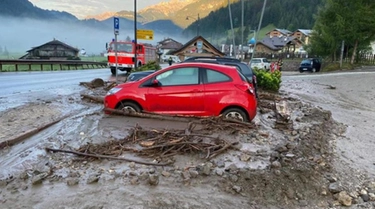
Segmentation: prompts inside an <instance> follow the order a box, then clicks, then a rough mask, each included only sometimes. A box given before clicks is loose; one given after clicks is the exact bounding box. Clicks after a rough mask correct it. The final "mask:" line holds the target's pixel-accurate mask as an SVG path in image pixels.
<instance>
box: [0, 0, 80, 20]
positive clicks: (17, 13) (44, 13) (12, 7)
mask: <svg viewBox="0 0 375 209" xmlns="http://www.w3.org/2000/svg"><path fill="white" fill-rule="evenodd" d="M0 15H1V16H13V17H26V18H34V19H51V20H69V21H76V20H78V19H77V18H76V17H75V16H73V15H72V14H69V13H67V12H59V11H54V10H52V11H51V10H43V9H40V8H38V7H36V6H34V5H33V4H32V3H30V2H29V1H28V0H1V1H0Z"/></svg>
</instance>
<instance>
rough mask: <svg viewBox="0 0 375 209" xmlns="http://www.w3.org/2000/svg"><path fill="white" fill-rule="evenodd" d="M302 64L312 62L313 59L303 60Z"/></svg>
mask: <svg viewBox="0 0 375 209" xmlns="http://www.w3.org/2000/svg"><path fill="white" fill-rule="evenodd" d="M301 64H311V60H302V62H301Z"/></svg>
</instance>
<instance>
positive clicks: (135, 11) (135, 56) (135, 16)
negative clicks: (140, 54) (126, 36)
mask: <svg viewBox="0 0 375 209" xmlns="http://www.w3.org/2000/svg"><path fill="white" fill-rule="evenodd" d="M134 46H135V49H134V52H135V53H134V71H137V64H138V60H137V59H138V58H137V0H134Z"/></svg>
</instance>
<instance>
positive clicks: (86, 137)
mask: <svg viewBox="0 0 375 209" xmlns="http://www.w3.org/2000/svg"><path fill="white" fill-rule="evenodd" d="M294 79H295V78H294V77H287V78H286V79H284V80H283V89H282V93H281V94H276V95H275V94H269V93H266V92H262V93H261V101H260V106H259V112H258V115H257V117H256V118H255V120H254V121H253V128H251V129H248V130H246V129H243V128H242V129H241V131H235V132H233V131H231V130H229V129H225V130H220V131H219V130H217V129H215V126H213V129H212V130H211V132H205V131H203V130H202V127H203V126H202V127H199V128H197V129H194V130H191V133H192V134H200V135H202V134H209V136H211V137H212V136H214V137H220V138H222V139H225V140H226V141H228V142H236V145H234V146H232V147H231V148H230V149H228V150H226V151H225V152H223V153H222V154H220V155H218V156H216V157H214V158H213V159H211V160H207V159H205V156H206V154H207V153H200V152H196V153H185V154H182V155H181V154H180V155H174V156H172V157H171V159H172V162H173V164H172V165H169V166H162V167H159V166H157V167H155V166H148V165H141V164H136V163H134V162H123V161H114V160H106V159H95V158H84V157H78V156H75V155H71V154H66V153H52V152H46V151H45V148H46V147H51V148H55V149H68V150H69V149H70V150H80V148H81V151H82V147H85V146H87V145H90V144H92V145H98V146H100V145H102V146H104V145H105V146H109V144H108V141H121V140H124V139H125V138H127V137H129V136H131V134H132V131H134V127H142V129H144V130H149V131H155V130H159V131H160V130H170V131H172V130H174V131H176V132H185V131H186V129H187V127H189V123H187V122H176V121H160V120H155V119H144V118H131V117H124V116H115V115H105V114H104V113H103V111H102V106H101V105H100V104H93V103H90V102H89V101H86V100H81V98H80V96H79V94H77V95H72V96H70V97H69V98H70V99H68V98H66V99H63V100H60V101H51V103H49V104H48V105H46V104H44V103H39V104H29V105H25V106H22V108H17V109H8V110H7V111H6V112H2V117H1V120H4V121H8V120H9V117H10V115H12V114H16V115H18V114H17V113H19V112H22V115H28V117H27V118H30V119H29V120H25V118H22V117H19V118H16V119H15V120H13V121H12V120H10V121H12V124H13V126H14V127H16V124H19V126H17V127H21V126H24V127H33V125H35V120H36V119H35V118H36V117H38V124H43V123H44V122H48V121H49V120H51V119H52V120H53V119H54V118H55V117H58V116H64V115H67V116H68V117H67V118H66V119H64V120H63V121H61V122H59V123H58V124H56V125H54V126H52V127H49V128H47V129H46V130H43V131H42V132H40V133H39V134H37V135H34V136H32V137H30V138H28V139H27V140H25V141H24V142H22V143H19V144H16V145H13V146H11V147H6V148H5V149H2V150H0V157H1V158H0V159H1V163H0V171H1V172H0V188H1V192H0V203H1V205H2V206H1V207H2V208H23V207H26V208H30V207H32V208H340V207H341V206H342V205H348V204H349V202H350V204H349V205H352V207H353V208H356V207H358V208H373V207H375V205H374V201H375V199H374V198H375V196H373V195H374V192H375V183H374V181H373V180H372V178H371V176H369V175H368V172H367V171H370V170H367V169H360V168H361V167H362V168H364V166H363V165H359V166H355V165H353V163H350V161H348V159H350V157H351V156H348V157H342V153H341V152H340V146H342V145H340V141H341V140H348V139H349V137H351V136H352V135H350V134H351V133H352V131H351V128H350V125H348V124H350V123H341V122H348V121H341V120H339V119H341V118H340V117H338V114H337V112H336V111H334V109H335V108H332V107H331V109H330V108H329V105H327V106H325V107H323V108H322V106H321V103H324V102H325V103H326V104H331V103H334V102H337V104H338V105H342V106H345V107H344V108H347V105H351V104H352V103H350V102H347V101H342V100H337V99H336V98H335V97H334V96H332V97H331V96H329V95H330V93H331V92H329V91H328V89H327V92H325V93H322V94H321V95H319V94H317V95H316V96H315V95H314V97H312V96H311V95H310V94H307V93H309V92H314V91H317V90H322V89H321V88H324V87H325V86H322V85H316V84H314V83H313V82H305V80H303V81H301V79H300V78H297V79H296V80H294ZM314 82H315V81H314ZM319 82H320V81H319ZM327 84H328V83H327ZM329 84H331V83H329ZM332 85H335V86H336V87H337V89H338V90H340V88H341V86H340V85H339V84H338V83H335V84H332ZM306 86H307V87H308V89H309V90H308V91H309V92H307V93H306V92H304V91H305V89H306ZM331 91H332V90H331ZM80 93H87V94H92V95H100V94H102V93H103V91H102V90H101V89H96V90H95V89H94V90H93V89H88V90H85V91H84V92H80ZM321 97H324V98H330V100H329V99H324V100H323V99H322V100H318V99H319V98H321ZM340 98H341V97H340ZM306 100H307V101H309V103H305V101H306ZM319 101H320V102H321V103H319ZM281 103H285V105H286V106H285V107H287V110H288V111H286V113H285V114H286V115H280V113H279V112H277V111H276V106H277V105H278V104H281ZM310 103H313V104H310ZM318 103H319V104H318ZM316 105H319V106H321V107H317V106H316ZM36 107H38V108H36ZM52 107H57V108H52ZM72 107H73V110H71V109H72ZM35 108H36V109H37V111H36V110H35ZM353 108H354V107H353ZM367 108H371V107H370V106H369V107H367ZM51 110H54V111H51ZM329 110H332V112H331V111H329ZM33 111H34V112H33ZM361 111H365V110H361ZM343 114H344V113H343ZM3 116H5V117H3ZM7 118H8V120H7ZM20 118H22V119H23V120H21V119H20ZM338 121H340V122H338ZM7 126H8V125H7V123H3V122H2V123H1V125H0V128H1V130H3V131H4V132H1V134H3V136H4V137H3V139H5V138H7V137H6V136H11V135H12V134H16V133H21V132H22V131H23V130H22V129H21V128H17V129H16V128H12V129H9V128H6V127H7ZM366 143H367V142H366ZM107 148H108V147H107ZM338 150H339V152H338ZM357 154H358V153H357ZM117 156H122V157H127V158H134V159H139V160H147V161H150V162H158V161H159V160H160V159H158V156H148V157H145V156H139V155H137V154H136V153H133V152H123V153H120V154H119V153H117ZM344 156H345V154H344ZM159 157H160V156H159ZM367 157H369V156H367ZM369 160H370V159H369ZM362 190H363V191H362Z"/></svg>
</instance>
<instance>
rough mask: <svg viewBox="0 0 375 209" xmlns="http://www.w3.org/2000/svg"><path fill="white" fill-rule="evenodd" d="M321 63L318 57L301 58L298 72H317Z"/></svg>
mask: <svg viewBox="0 0 375 209" xmlns="http://www.w3.org/2000/svg"><path fill="white" fill-rule="evenodd" d="M321 66H322V64H321V61H320V60H319V59H318V58H309V59H304V60H302V62H301V64H300V66H299V72H300V73H303V72H305V71H310V72H313V73H315V72H319V71H320V68H321Z"/></svg>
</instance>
